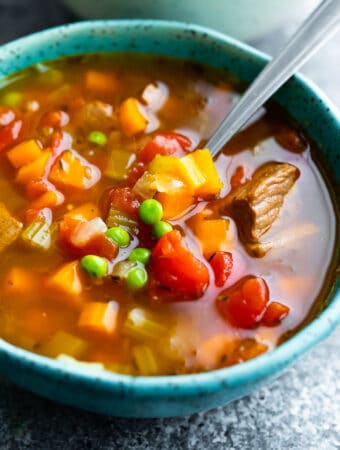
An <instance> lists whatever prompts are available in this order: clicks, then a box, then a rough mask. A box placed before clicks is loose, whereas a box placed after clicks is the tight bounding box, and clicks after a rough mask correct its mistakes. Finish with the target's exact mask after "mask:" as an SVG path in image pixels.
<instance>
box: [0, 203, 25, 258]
mask: <svg viewBox="0 0 340 450" xmlns="http://www.w3.org/2000/svg"><path fill="white" fill-rule="evenodd" d="M21 229H22V223H20V222H19V221H18V220H17V219H15V218H14V217H13V216H12V215H11V214H10V213H9V212H8V210H7V208H6V206H5V205H4V204H3V203H0V252H1V251H2V250H4V249H5V248H6V247H8V246H9V245H10V244H12V242H14V241H15V240H16V239H17V238H18V237H19V235H20V232H21Z"/></svg>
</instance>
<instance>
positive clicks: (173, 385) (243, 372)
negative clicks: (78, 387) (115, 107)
mask: <svg viewBox="0 0 340 450" xmlns="http://www.w3.org/2000/svg"><path fill="white" fill-rule="evenodd" d="M138 26H141V27H143V26H148V27H151V28H154V29H172V30H175V31H179V32H185V31H194V32H196V33H197V34H198V35H208V37H209V38H210V39H212V40H214V41H217V42H219V43H220V44H221V45H223V44H224V45H225V44H227V45H229V46H232V47H235V48H236V49H237V50H238V51H239V52H242V53H245V54H248V55H251V56H252V57H253V58H255V59H256V60H257V61H259V62H260V63H262V64H264V63H265V62H267V61H268V60H269V59H270V57H269V56H268V55H266V54H265V53H263V52H261V51H259V50H256V49H255V48H253V47H251V46H249V45H247V44H244V43H242V42H240V41H238V40H237V39H234V38H232V37H229V36H227V35H225V34H223V33H220V32H217V31H214V30H211V29H209V28H206V27H203V26H199V25H194V24H191V23H185V22H176V21H165V20H143V19H132V20H130V19H124V20H88V21H81V22H75V23H71V24H66V25H61V26H57V27H53V28H49V29H46V30H43V31H39V32H36V33H33V34H30V35H28V36H25V37H22V38H19V39H16V40H13V41H11V42H9V43H5V44H3V45H1V46H0V57H1V54H2V53H5V54H6V52H7V54H11V52H14V51H15V49H16V47H17V45H18V44H19V45H23V46H25V47H27V46H29V45H30V44H34V43H36V41H37V40H39V42H41V41H42V43H43V42H44V40H45V39H46V40H47V39H51V38H53V36H55V37H58V38H59V39H60V36H61V35H60V31H62V30H68V32H73V33H77V32H79V31H81V32H84V31H85V32H86V31H89V30H90V29H96V30H103V29H106V28H107V27H109V28H117V27H118V28H119V27H121V28H122V29H124V28H127V27H138ZM83 53H85V52H83ZM41 60H42V61H45V60H46V58H41ZM15 72H16V71H14V72H13V73H15ZM11 73H12V72H11ZM5 75H6V74H1V72H0V78H2V77H3V76H5ZM294 81H295V82H296V83H298V85H300V86H301V87H303V88H304V89H305V90H307V91H308V92H309V93H310V94H312V95H314V96H315V97H317V98H318V99H319V100H321V102H322V104H323V106H324V107H326V108H327V109H328V113H329V116H330V117H331V118H332V119H333V121H334V123H336V124H337V125H338V126H339V129H340V115H339V112H338V111H337V108H336V107H335V106H334V105H333V104H332V103H331V102H330V100H329V99H328V98H327V97H326V96H325V95H324V94H323V93H322V92H321V91H320V90H319V88H318V87H317V86H316V85H315V84H314V83H313V82H311V81H310V80H308V79H306V78H305V77H304V76H302V75H300V74H298V75H295V76H294ZM339 288H340V277H337V280H336V282H335V285H334V286H333V289H332V292H331V293H330V295H329V297H328V299H329V300H330V299H331V301H330V302H329V303H328V304H327V306H326V307H325V309H324V310H323V311H322V312H321V313H320V314H319V315H318V316H317V317H316V318H315V319H313V320H312V321H311V322H310V323H309V324H308V325H307V326H305V327H304V328H302V329H301V330H300V331H298V332H297V333H296V334H295V335H294V336H293V337H291V338H290V339H289V340H287V341H286V342H284V343H283V344H281V345H280V346H279V347H277V348H275V349H274V350H272V351H270V352H268V353H265V354H263V355H261V356H259V357H257V358H254V359H252V360H250V361H247V362H245V363H242V364H237V365H235V366H231V367H227V368H222V369H217V370H212V371H208V372H201V373H197V374H186V375H169V376H131V375H124V374H116V373H113V372H109V371H106V370H104V371H98V372H97V371H87V370H86V369H85V370H84V369H82V368H78V367H65V366H63V365H62V364H61V363H60V362H59V361H57V360H55V359H51V358H48V357H45V356H42V355H39V354H35V353H32V352H30V351H27V350H24V349H22V348H19V347H16V346H15V345H12V344H10V343H8V342H7V341H4V340H3V339H1V338H0V358H1V357H3V358H6V359H10V360H11V362H12V363H13V364H15V365H17V366H18V367H21V368H24V369H28V368H31V370H32V371H34V372H44V376H48V377H50V378H51V379H61V378H64V379H65V378H66V377H68V378H69V379H72V381H74V382H75V383H82V384H87V385H93V383H95V385H96V389H100V390H101V389H103V390H105V391H111V392H113V391H115V390H119V391H121V390H122V389H123V390H127V391H128V392H129V393H130V394H133V395H134V396H146V395H147V396H148V397H158V396H159V395H160V394H163V395H166V396H167V397H175V396H176V397H177V396H178V395H184V396H189V395H192V394H195V393H196V394H197V393H198V392H199V393H200V394H206V393H212V392H216V391H218V390H220V389H221V387H225V388H226V387H237V386H240V385H243V384H249V383H251V384H252V383H255V382H256V381H258V380H260V379H262V378H268V377H269V376H270V375H274V374H275V373H277V372H279V371H280V370H281V369H283V368H284V367H285V366H287V365H288V364H290V363H292V362H293V361H294V360H296V359H297V358H298V357H299V356H302V354H303V353H305V352H306V351H307V350H309V349H310V348H311V347H312V346H314V345H315V344H316V343H318V342H319V341H321V340H322V339H324V338H326V337H327V336H328V335H329V334H330V333H331V332H332V331H333V330H334V329H335V328H336V326H337V325H338V324H339V323H340V289H339Z"/></svg>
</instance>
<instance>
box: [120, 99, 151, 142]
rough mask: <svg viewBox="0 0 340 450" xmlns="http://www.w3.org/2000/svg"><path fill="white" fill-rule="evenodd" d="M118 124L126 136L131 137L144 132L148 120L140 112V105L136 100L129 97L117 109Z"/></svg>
mask: <svg viewBox="0 0 340 450" xmlns="http://www.w3.org/2000/svg"><path fill="white" fill-rule="evenodd" d="M118 117H119V122H120V126H121V128H122V130H123V132H124V133H125V134H126V136H133V135H134V134H138V133H141V132H142V131H144V130H145V128H146V126H147V123H148V120H147V118H146V117H145V116H144V115H143V113H142V111H141V105H140V103H139V102H138V100H137V99H136V98H133V97H130V98H127V99H126V100H124V101H123V103H122V104H121V105H120V107H119V115H118Z"/></svg>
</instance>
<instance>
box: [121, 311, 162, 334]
mask: <svg viewBox="0 0 340 450" xmlns="http://www.w3.org/2000/svg"><path fill="white" fill-rule="evenodd" d="M166 331H167V328H166V327H165V326H164V325H161V324H160V323H159V321H158V320H157V317H155V316H154V315H153V314H151V313H149V312H146V311H145V310H144V309H142V308H133V309H131V310H130V311H129V313H128V315H127V318H126V320H125V323H124V326H123V333H124V334H125V335H128V336H131V337H134V338H137V339H154V340H156V339H159V338H160V337H161V336H162V335H164V334H165V333H166Z"/></svg>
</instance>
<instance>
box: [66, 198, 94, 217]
mask: <svg viewBox="0 0 340 450" xmlns="http://www.w3.org/2000/svg"><path fill="white" fill-rule="evenodd" d="M99 216H100V213H99V209H98V206H97V205H96V204H95V203H90V202H89V203H84V204H83V205H81V206H78V207H77V208H74V209H72V210H71V211H70V212H68V213H66V214H64V218H65V217H67V218H69V219H75V220H83V221H89V220H92V219H95V218H96V217H99Z"/></svg>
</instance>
